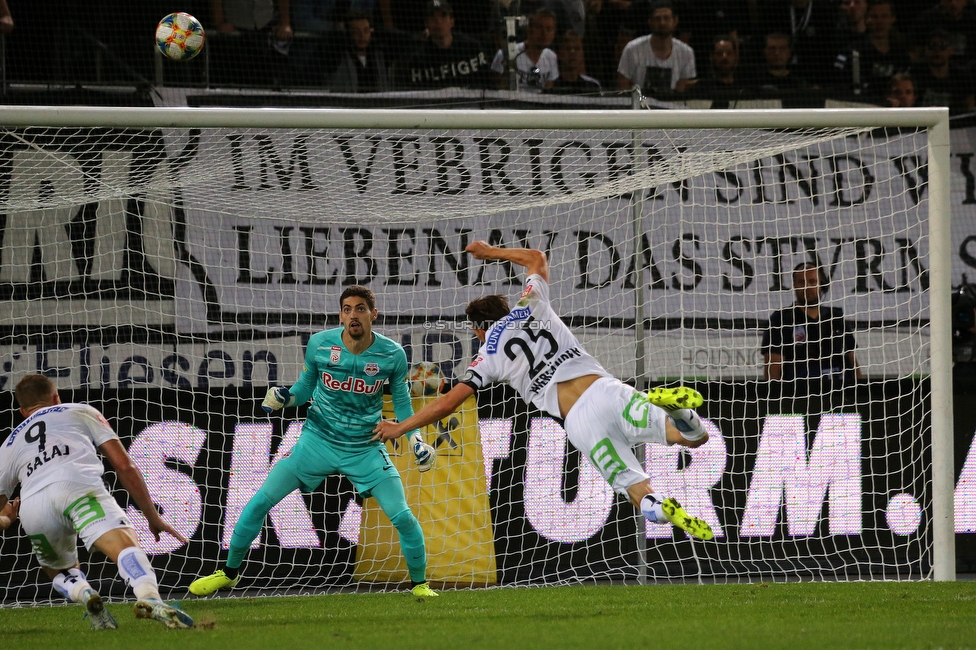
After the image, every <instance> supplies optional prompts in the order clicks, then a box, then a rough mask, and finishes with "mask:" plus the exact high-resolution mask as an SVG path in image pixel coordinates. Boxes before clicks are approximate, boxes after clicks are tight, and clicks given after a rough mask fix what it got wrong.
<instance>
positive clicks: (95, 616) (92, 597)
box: [47, 567, 119, 630]
mask: <svg viewBox="0 0 976 650" xmlns="http://www.w3.org/2000/svg"><path fill="white" fill-rule="evenodd" d="M47 573H48V575H50V576H51V580H52V581H53V582H54V589H55V591H57V592H58V593H59V594H61V595H62V596H64V597H65V598H67V599H68V600H71V601H74V602H76V603H80V604H82V605H84V606H85V612H86V613H85V618H87V619H88V624H89V625H91V629H93V630H115V629H118V627H119V624H118V622H116V620H115V617H114V616H112V614H111V612H109V611H108V609H106V608H105V603H104V601H102V597H101V596H99V595H98V592H97V591H95V590H94V589H93V588H92V586H91V585H90V584H89V583H88V578H86V577H85V574H84V573H83V572H82V570H81V569H79V568H78V567H72V568H70V569H62V570H60V571H56V570H47Z"/></svg>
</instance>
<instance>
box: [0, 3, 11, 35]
mask: <svg viewBox="0 0 976 650" xmlns="http://www.w3.org/2000/svg"><path fill="white" fill-rule="evenodd" d="M12 31H14V17H13V15H12V14H11V13H10V7H8V6H7V0H0V32H3V33H4V34H9V33H10V32H12Z"/></svg>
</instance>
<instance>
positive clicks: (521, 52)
mask: <svg viewBox="0 0 976 650" xmlns="http://www.w3.org/2000/svg"><path fill="white" fill-rule="evenodd" d="M515 68H516V69H517V70H518V89H519V90H521V91H524V92H531V93H541V92H542V91H543V90H544V89H545V87H546V84H548V83H549V82H550V81H555V80H556V79H559V59H558V58H557V57H556V53H555V52H553V51H552V50H550V49H549V48H548V47H545V48H542V54H540V55H539V60H538V61H536V62H535V63H533V62H532V59H530V58H529V55H528V54H526V53H525V43H519V44H518V45H516V46H515ZM491 69H492V70H493V71H495V72H496V73H498V74H505V72H506V63H505V52H504V51H503V50H498V52H496V53H495V58H494V60H493V61H492V62H491Z"/></svg>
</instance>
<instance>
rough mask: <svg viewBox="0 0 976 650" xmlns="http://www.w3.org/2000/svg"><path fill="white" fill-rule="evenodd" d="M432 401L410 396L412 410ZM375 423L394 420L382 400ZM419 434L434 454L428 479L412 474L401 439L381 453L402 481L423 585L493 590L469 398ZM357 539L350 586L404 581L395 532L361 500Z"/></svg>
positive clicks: (473, 406) (491, 550)
mask: <svg viewBox="0 0 976 650" xmlns="http://www.w3.org/2000/svg"><path fill="white" fill-rule="evenodd" d="M432 399H435V397H415V398H414V399H413V408H414V411H418V410H420V408H421V407H423V405H424V404H426V403H427V402H428V401H430V400H432ZM383 417H385V418H393V417H394V415H393V405H392V402H391V400H390V397H389V396H388V395H387V396H386V398H385V403H384V408H383ZM421 433H422V434H423V436H424V440H425V441H427V443H428V444H431V445H434V447H435V448H436V450H437V462H436V464H435V465H434V468H433V469H432V470H430V471H429V472H426V473H424V474H421V473H420V472H419V471H418V470H417V467H416V465H415V464H414V460H413V453H412V452H411V451H410V449H409V441H408V439H407V437H406V436H403V437H402V438H399V439H398V440H396V441H395V442H390V443H387V450H388V451H389V452H390V457H391V458H392V459H393V462H394V464H395V465H396V467H397V470H398V471H399V472H400V477H401V478H402V479H403V487H404V490H405V491H406V496H407V503H408V504H409V505H410V509H411V510H413V513H414V515H416V517H417V519H418V520H419V521H420V526H421V527H422V528H423V530H424V541H425V543H426V545H427V578H428V580H430V581H431V582H432V583H434V584H436V585H447V586H455V585H456V586H484V585H493V584H495V581H496V571H495V544H494V535H493V533H492V526H491V513H490V508H489V504H488V494H487V492H486V487H487V484H486V482H485V465H484V460H483V456H482V453H481V438H480V436H479V434H478V405H477V402H476V401H475V399H474V397H470V398H468V399H467V400H466V401H465V402H464V404H462V406H461V409H460V410H459V411H458V412H457V413H454V414H453V415H450V416H448V417H446V418H444V420H442V421H440V422H435V423H434V424H433V425H431V426H428V427H425V428H424V429H423V430H422V432H421ZM359 539H360V542H359V546H358V548H357V549H356V569H355V577H356V579H357V580H361V581H369V582H401V581H405V580H409V576H408V575H407V565H406V562H405V561H404V559H403V555H402V554H401V553H400V544H399V542H398V537H397V533H396V529H394V528H393V525H392V524H391V523H390V520H389V519H388V518H387V516H386V515H385V514H383V511H382V510H380V507H379V504H377V503H376V499H366V501H365V504H364V507H363V524H362V531H361V533H360V538H359Z"/></svg>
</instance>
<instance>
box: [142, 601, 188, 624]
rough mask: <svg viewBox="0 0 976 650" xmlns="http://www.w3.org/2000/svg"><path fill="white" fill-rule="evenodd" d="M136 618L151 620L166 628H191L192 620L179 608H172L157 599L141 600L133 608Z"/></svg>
mask: <svg viewBox="0 0 976 650" xmlns="http://www.w3.org/2000/svg"><path fill="white" fill-rule="evenodd" d="M135 612H136V618H151V619H153V620H154V621H159V622H160V623H162V624H163V625H165V626H166V627H168V628H173V629H177V628H184V629H185V628H188V627H193V619H192V618H190V615H189V614H187V613H186V612H184V611H183V610H182V609H180V608H179V607H173V606H172V605H169V604H167V603H164V602H163V601H161V600H159V599H158V598H143V599H142V600H140V601H138V602H137V603H136V606H135Z"/></svg>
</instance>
